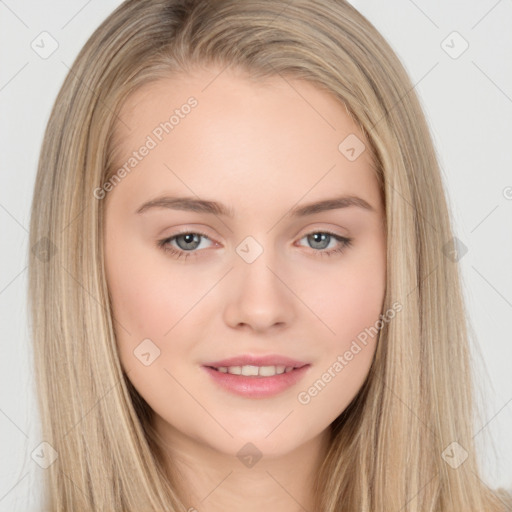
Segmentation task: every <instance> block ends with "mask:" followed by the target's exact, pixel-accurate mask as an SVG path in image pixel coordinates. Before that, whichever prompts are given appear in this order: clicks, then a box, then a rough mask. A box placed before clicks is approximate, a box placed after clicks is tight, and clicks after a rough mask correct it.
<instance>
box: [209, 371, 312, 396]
mask: <svg viewBox="0 0 512 512" xmlns="http://www.w3.org/2000/svg"><path fill="white" fill-rule="evenodd" d="M309 367H310V365H309V364H307V365H305V366H302V367H301V368H297V369H295V370H292V371H291V372H288V373H286V372H285V373H281V374H280V375H273V376H272V377H259V376H254V377H247V376H245V375H233V374H231V373H223V372H220V371H218V370H214V369H213V368H211V367H209V366H203V368H204V369H205V370H206V371H207V372H208V374H209V375H211V376H212V378H213V380H214V381H215V382H216V383H217V384H219V385H220V386H221V387H222V388H224V389H226V390H227V391H230V392H231V393H234V394H236V395H240V396H243V397H246V398H266V397H269V396H274V395H277V394H278V393H281V392H282V391H284V390H285V389H288V388H290V387H291V386H293V385H294V384H297V382H299V380H300V379H301V378H302V377H303V376H304V374H305V373H306V372H307V371H308V368H309Z"/></svg>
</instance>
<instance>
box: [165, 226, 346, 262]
mask: <svg viewBox="0 0 512 512" xmlns="http://www.w3.org/2000/svg"><path fill="white" fill-rule="evenodd" d="M318 233H321V234H325V235H329V236H331V237H333V238H334V239H335V240H337V241H338V242H340V244H341V245H339V246H338V247H337V248H336V249H329V250H314V249H312V250H313V251H314V252H316V253H317V254H318V256H320V257H323V256H334V255H335V254H341V253H343V252H344V251H345V249H347V248H349V247H351V245H352V241H353V239H352V238H347V237H344V236H340V235H337V234H335V233H331V232H330V231H311V232H310V233H306V234H305V235H304V236H303V237H301V239H302V238H304V237H307V236H309V235H315V234H318ZM181 235H200V236H202V237H204V238H206V239H208V240H210V237H209V236H208V235H206V234H205V233H201V232H200V231H182V232H181V233H176V234H175V235H173V236H171V237H169V238H164V239H163V240H159V241H158V242H157V245H158V247H159V248H161V249H162V250H163V251H164V252H165V253H167V254H170V255H171V256H172V257H175V258H177V259H178V258H183V259H185V260H186V259H187V258H188V257H189V256H194V257H195V256H197V253H198V252H199V251H196V250H195V251H183V250H181V249H176V248H175V247H173V246H171V245H169V243H170V242H171V241H172V240H174V239H175V238H177V237H178V236H181Z"/></svg>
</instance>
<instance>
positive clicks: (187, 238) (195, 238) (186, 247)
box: [157, 231, 210, 259]
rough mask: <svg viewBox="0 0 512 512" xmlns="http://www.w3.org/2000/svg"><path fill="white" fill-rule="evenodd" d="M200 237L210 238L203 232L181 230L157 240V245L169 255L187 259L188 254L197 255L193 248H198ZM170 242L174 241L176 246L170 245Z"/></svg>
mask: <svg viewBox="0 0 512 512" xmlns="http://www.w3.org/2000/svg"><path fill="white" fill-rule="evenodd" d="M201 238H203V239H206V240H210V238H209V237H208V236H207V235H205V234H204V233H199V232H195V231H183V232H182V233H178V234H176V235H173V236H171V237H169V238H165V239H163V240H159V241H158V242H157V245H158V247H160V248H161V249H162V250H163V251H164V252H166V253H169V254H171V256H175V257H176V258H182V257H183V258H184V259H187V258H188V257H189V256H197V254H196V251H195V249H198V248H199V246H200V245H201ZM171 242H176V244H177V246H178V247H177V248H176V247H174V246H173V245H171Z"/></svg>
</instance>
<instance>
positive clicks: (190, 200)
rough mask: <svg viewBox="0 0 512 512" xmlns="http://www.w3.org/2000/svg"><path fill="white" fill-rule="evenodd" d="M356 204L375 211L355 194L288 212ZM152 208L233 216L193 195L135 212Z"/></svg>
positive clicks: (156, 201) (157, 200) (164, 199)
mask: <svg viewBox="0 0 512 512" xmlns="http://www.w3.org/2000/svg"><path fill="white" fill-rule="evenodd" d="M351 206H356V207H358V208H363V209H365V210H369V211H375V208H373V206H371V205H370V204H369V203H368V202H367V201H365V200H364V199H362V198H360V197H356V196H341V197H333V198H330V199H324V200H322V201H317V202H315V203H308V204H305V205H302V206H296V207H294V208H292V209H291V210H290V212H289V213H288V215H289V216H292V217H306V216H307V215H314V214H315V213H320V212H325V211H328V210H337V209H340V208H348V207H351ZM153 208H169V209H172V210H184V211H190V212H197V213H208V214H212V215H219V216H224V217H229V218H233V217H234V212H233V210H232V209H231V208H228V207H227V206H225V205H224V204H222V203H217V202H216V201H208V200H205V199H197V198H194V197H174V196H162V197H157V198H155V199H152V200H150V201H147V202H145V203H144V204H142V205H141V206H140V207H139V208H138V209H137V210H136V212H135V213H137V214H141V213H144V212H146V211H148V210H150V209H153Z"/></svg>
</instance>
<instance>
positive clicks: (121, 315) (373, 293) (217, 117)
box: [102, 68, 386, 512]
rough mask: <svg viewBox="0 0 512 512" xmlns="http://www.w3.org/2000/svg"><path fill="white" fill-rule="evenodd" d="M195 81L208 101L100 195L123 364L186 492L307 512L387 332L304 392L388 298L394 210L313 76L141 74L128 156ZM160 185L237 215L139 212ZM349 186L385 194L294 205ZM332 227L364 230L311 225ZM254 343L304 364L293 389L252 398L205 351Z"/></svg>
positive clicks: (238, 349) (205, 507)
mask: <svg viewBox="0 0 512 512" xmlns="http://www.w3.org/2000/svg"><path fill="white" fill-rule="evenodd" d="M212 80H213V81H212ZM208 84H209V85H208ZM190 96H194V97H195V98H196V99H197V101H198V105H197V107H195V108H193V109H192V110H191V112H190V113H189V114H188V115H187V116H184V118H183V119H180V122H179V124H178V125H177V126H175V128H174V129H173V131H172V132H171V133H169V134H167V135H165V137H164V138H163V140H162V141H161V142H159V143H158V145H157V146H156V147H155V148H154V149H152V150H151V151H150V152H149V154H148V155H147V156H146V157H145V158H143V159H142V160H141V161H140V162H139V163H138V164H137V166H136V167H134V168H133V170H131V172H130V173H129V174H128V175H127V176H126V177H124V178H123V180H122V181H121V183H119V184H117V185H116V186H115V187H114V188H113V190H111V191H109V192H108V193H107V195H106V197H105V198H104V199H102V200H104V201H106V217H105V239H104V242H105V262H106V272H107V281H108V288H109V293H110V296H111V301H112V306H113V313H114V318H115V325H116V338H117V344H118V350H119V357H120V360H121V364H122V366H123V368H124V369H125V370H126V371H127V372H129V378H130V380H131V382H132V383H133V385H134V386H135V388H136V389H137V390H138V392H139V393H140V395H141V396H142V397H143V398H144V399H145V400H146V402H147V403H148V404H149V405H150V406H151V408H152V410H153V411H154V419H153V423H154V426H155V428H156V429H157V431H158V432H159V433H160V434H161V435H162V436H163V438H164V439H165V445H166V446H165V454H166V455H167V456H168V459H167V460H168V461H172V463H173V465H174V466H175V467H177V468H179V472H180V475H181V477H182V492H183V496H184V500H185V504H186V506H187V507H190V509H191V510H193V508H192V507H194V508H195V509H196V510H201V511H226V510H245V511H249V512H250V511H256V510H258V511H261V510H279V511H282V512H287V511H298V510H303V509H302V507H305V508H306V509H308V510H313V509H314V497H313V494H312V484H313V478H314V475H315V474H316V473H317V470H318V466H319V464H320V463H321V461H322V460H323V457H324V455H325V450H326V449H327V446H328V437H329V433H330V431H329V426H330V424H331V423H332V421H333V420H334V419H335V418H336V417H337V416H338V415H339V414H340V413H341V412H342V411H343V410H344V409H345V408H346V407H347V405H348V404H349V403H350V401H351V400H352V399H353V398H354V396H355V395H356V394H357V392H358V391H359V389H360V388H361V386H362V384H363V382H364V380H365V378H366V376H367V374H368V370H369V367H370V365H371V361H372V358H373V355H374V351H375V346H376V342H375V339H373V340H370V341H369V342H368V344H367V345H366V346H363V348H362V350H361V351H360V352H358V353H357V355H355V356H354V357H353V359H352V360H351V361H349V362H348V363H347V365H346V366H345V367H344V368H343V370H342V371H341V372H338V373H337V374H335V375H336V376H335V377H334V378H332V379H331V380H330V382H329V383H328V384H327V385H326V386H325V387H324V388H323V389H322V390H321V392H319V393H318V394H317V396H315V397H312V398H311V400H310V401H309V403H307V404H304V403H300V402H299V400H298V394H299V393H300V392H304V391H305V390H306V391H307V390H308V388H309V387H310V386H311V385H312V384H313V383H314V382H315V381H317V379H321V378H322V375H323V374H324V373H325V372H326V371H327V370H328V369H329V368H330V367H331V368H332V366H333V363H334V362H335V361H336V360H337V357H338V356H339V355H343V354H344V353H345V352H346V351H347V350H348V349H349V348H350V346H351V343H352V342H353V341H354V340H355V339H356V336H357V335H358V334H359V333H361V332H362V331H363V330H364V329H365V328H368V327H370V326H373V325H374V324H375V323H376V322H377V320H378V319H379V315H380V314H381V313H382V306H383V299H384V292H385V280H386V239H385V230H384V225H383V220H384V209H383V204H382V201H381V196H380V193H379V188H378V184H377V180H376V177H375V175H374V173H373V170H372V169H371V166H370V155H369V152H368V151H363V153H362V154H361V155H360V156H359V157H358V158H357V159H356V160H355V161H349V160H348V159H347V158H346V157H345V156H344V155H343V154H342V153H341V152H340V151H339V150H338V145H339V144H340V142H341V141H342V140H343V139H345V137H347V136H348V135H349V134H355V135H357V136H358V137H359V138H360V139H361V140H362V139H363V136H362V134H361V133H360V131H359V130H358V128H357V127H356V125H355V124H354V123H353V122H352V120H351V119H350V118H349V117H348V115H347V113H346V110H345V108H344V106H343V105H342V104H341V103H339V102H338V101H337V100H336V99H335V98H334V97H333V96H331V95H330V94H328V93H327V92H325V91H323V90H321V89H319V88H317V87H316V86H314V85H312V84H310V83H308V82H305V81H300V80H292V79H290V78H287V79H286V80H284V79H283V78H282V77H280V76H277V77H273V78H272V79H270V80H267V81H265V82H261V81H260V82H258V83H256V82H254V81H250V80H249V79H248V78H247V77H246V76H244V75H243V73H241V72H236V73H235V71H233V70H226V71H223V72H222V73H221V72H220V70H218V69H213V68H209V69H203V70H201V71H197V72H196V73H194V75H193V76H192V75H188V76H176V75H175V76H173V77H172V78H169V79H165V80H160V81H158V82H153V83H151V84H147V85H145V86H144V87H143V88H142V89H139V90H138V91H136V92H135V93H134V94H133V95H132V96H131V97H130V98H129V100H128V101H127V102H126V103H125V105H124V106H123V109H122V110H121V112H120V118H121V119H122V120H123V122H124V123H126V125H127V127H129V129H128V128H127V127H126V126H125V125H124V124H123V123H119V124H118V126H117V128H116V133H115V136H116V141H117V152H116V155H117V158H116V163H117V164H119V166H121V165H123V163H124V162H126V160H127V159H128V158H129V157H130V155H131V154H132V152H133V151H134V150H137V149H138V148H139V147H140V146H141V145H142V144H143V143H144V141H145V140H146V138H147V136H148V135H149V134H151V133H152V131H153V130H154V128H155V127H156V126H157V125H159V123H161V122H162V121H164V120H167V119H168V118H169V116H170V115H171V114H172V111H173V110H174V109H175V108H179V107H180V106H181V105H183V104H184V103H186V101H187V99H188V98H189V97H190ZM164 193H165V194H169V195H183V196H192V197H199V198H201V199H209V200H215V201H218V202H221V203H224V204H225V205H226V206H228V207H230V208H232V209H233V210H234V212H235V217H234V219H229V218H224V217H222V216H216V215H212V214H208V213H202V212H190V211H178V210H171V209H166V208H153V209H149V210H147V211H146V212H145V213H143V214H137V213H135V212H136V210H137V208H138V207H139V206H140V205H142V204H143V203H144V202H146V201H148V200H150V199H154V198H156V197H158V196H160V195H163V194H164ZM338 195H352V196H357V197H360V198H362V199H364V200H365V201H367V202H368V203H369V204H370V205H371V206H372V207H373V209H374V210H373V211H370V210H365V209H362V208H358V207H354V206H351V207H347V208H341V209H335V210H330V211H325V212H320V213H316V214H314V215H310V216H307V217H303V218H291V217H289V216H288V215H287V214H288V212H289V211H290V210H291V209H292V208H293V207H295V206H301V205H304V204H306V203H310V202H316V201H320V200H323V199H327V198H331V197H333V196H338ZM197 230H199V232H204V233H205V234H206V235H207V236H208V237H209V238H201V237H199V239H198V241H200V244H197V243H196V245H195V246H194V247H196V248H194V249H192V250H190V249H188V250H189V252H194V251H195V253H196V257H194V256H190V257H188V258H187V259H184V258H176V257H173V256H172V255H170V254H168V253H165V252H164V250H163V249H162V248H159V247H158V246H157V245H156V243H157V242H158V240H162V239H165V238H169V237H171V236H173V235H175V234H177V233H178V232H181V231H184V232H185V233H195V232H197ZM326 230H327V231H331V232H334V233H335V234H337V235H339V236H345V237H350V238H352V239H353V242H352V245H351V246H350V247H348V248H345V249H344V251H343V252H341V253H334V254H332V255H331V256H322V255H321V254H320V253H321V252H322V251H323V252H325V251H327V250H330V249H333V248H337V247H339V246H340V245H341V244H340V243H339V242H336V240H335V239H334V238H330V239H327V240H326V241H325V242H324V244H323V245H322V243H321V241H319V240H318V239H317V240H316V241H315V238H314V237H311V236H310V237H308V236H307V235H309V234H311V233H325V231H326ZM181 234H183V233H181ZM247 236H252V237H253V238H254V239H255V240H257V242H258V243H259V244H260V246H261V247H262V249H263V252H262V254H261V255H259V256H258V257H257V258H256V259H255V261H253V262H252V263H247V262H246V261H245V260H244V259H242V258H241V257H240V256H239V255H238V253H237V252H236V248H237V247H238V245H239V244H240V243H241V242H242V241H243V240H244V239H245V238H246V237H247ZM329 240H330V241H329ZM187 243H188V244H189V245H188V246H187ZM169 244H170V245H172V246H173V247H174V248H175V249H176V250H179V249H180V248H181V249H182V251H184V252H186V250H187V247H190V246H191V244H190V239H188V241H186V240H183V238H181V239H174V241H173V242H169ZM178 244H180V245H178ZM147 338H149V339H150V340H151V341H152V343H153V344H154V345H155V346H157V347H158V348H159V350H160V354H159V356H158V357H157V358H156V359H154V361H153V362H152V363H151V364H149V365H147V366H146V365H144V364H142V363H141V361H140V360H139V359H138V358H137V357H135V355H134V350H136V348H137V347H138V345H139V344H140V343H141V342H142V340H144V339H147ZM361 346H362V345H361ZM247 353H253V354H258V355H260V354H261V355H263V354H270V353H274V354H282V355H286V356H289V357H292V358H296V359H299V360H302V361H304V362H308V363H310V367H309V369H308V371H307V373H306V375H305V376H304V378H303V379H302V380H301V381H300V382H299V383H298V384H296V385H294V386H292V387H291V388H289V389H287V390H285V391H284V392H282V393H280V394H278V395H275V396H272V397H267V398H258V399H251V398H246V397H241V396H238V395H234V394H231V393H229V392H227V391H225V390H224V389H222V388H220V387H219V386H217V385H216V384H215V382H213V380H212V378H211V377H210V375H208V374H207V373H206V372H205V371H204V369H203V368H202V366H201V365H202V364H203V363H206V362H211V361H215V360H219V359H223V358H226V357H231V356H234V355H239V354H247ZM331 373H332V370H331ZM249 442H250V443H252V444H253V445H254V446H256V447H257V449H258V451H259V452H260V453H261V454H262V457H261V459H259V460H258V462H257V463H256V464H254V465H253V466H252V467H248V466H247V465H246V464H243V463H242V462H241V460H240V459H239V458H238V457H237V456H236V455H237V452H238V451H239V450H240V449H241V448H242V447H243V446H244V445H246V443H249Z"/></svg>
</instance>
